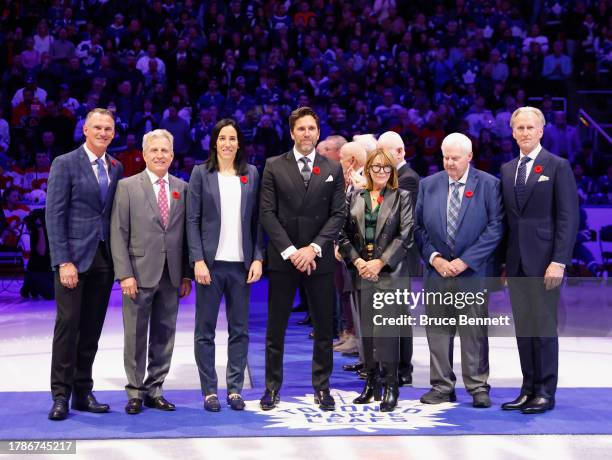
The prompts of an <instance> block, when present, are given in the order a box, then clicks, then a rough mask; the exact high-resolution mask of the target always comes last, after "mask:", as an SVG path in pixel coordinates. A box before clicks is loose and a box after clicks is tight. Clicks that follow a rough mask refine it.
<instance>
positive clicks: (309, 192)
mask: <svg viewBox="0 0 612 460" xmlns="http://www.w3.org/2000/svg"><path fill="white" fill-rule="evenodd" d="M315 168H319V174H315V173H314V171H315ZM327 176H329V171H328V170H327V167H326V164H324V161H323V160H322V159H321V155H319V154H318V153H317V154H315V159H314V161H313V163H312V174H311V175H310V182H308V188H307V189H306V196H305V197H304V200H305V201H306V200H308V199H309V198H310V197H312V196H317V192H316V190H317V189H318V188H319V186H320V185H321V182H322V181H324V180H326V179H327ZM301 177H302V176H301V174H300V178H301ZM323 177H325V179H323ZM303 183H304V182H303V181H302V184H303Z"/></svg>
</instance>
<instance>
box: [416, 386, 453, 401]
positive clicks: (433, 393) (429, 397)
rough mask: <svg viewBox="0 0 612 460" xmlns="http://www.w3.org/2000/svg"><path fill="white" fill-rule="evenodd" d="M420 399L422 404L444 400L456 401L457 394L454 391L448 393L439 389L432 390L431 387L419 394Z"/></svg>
mask: <svg viewBox="0 0 612 460" xmlns="http://www.w3.org/2000/svg"><path fill="white" fill-rule="evenodd" d="M420 401H421V402H422V403H423V404H441V403H445V402H455V401H457V395H456V394H455V392H454V391H452V392H450V393H442V392H441V391H438V390H434V389H433V388H432V389H431V390H429V391H428V392H427V393H425V394H424V395H423V396H421V399H420Z"/></svg>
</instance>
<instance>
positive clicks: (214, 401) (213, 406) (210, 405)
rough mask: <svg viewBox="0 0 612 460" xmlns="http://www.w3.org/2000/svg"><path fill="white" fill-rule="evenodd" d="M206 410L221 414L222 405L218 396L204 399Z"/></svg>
mask: <svg viewBox="0 0 612 460" xmlns="http://www.w3.org/2000/svg"><path fill="white" fill-rule="evenodd" d="M204 409H206V410H207V411H208V412H219V411H220V410H221V403H220V402H219V398H217V396H216V395H212V396H208V397H207V398H205V399H204Z"/></svg>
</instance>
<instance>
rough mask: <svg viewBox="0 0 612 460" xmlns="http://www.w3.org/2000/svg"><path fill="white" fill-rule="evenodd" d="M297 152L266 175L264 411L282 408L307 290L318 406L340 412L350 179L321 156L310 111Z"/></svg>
mask: <svg viewBox="0 0 612 460" xmlns="http://www.w3.org/2000/svg"><path fill="white" fill-rule="evenodd" d="M289 128H290V131H291V138H292V139H293V141H294V143H295V145H294V147H293V149H292V150H291V151H289V152H287V153H284V154H282V155H279V156H277V157H274V158H269V159H268V161H267V162H266V168H265V169H264V173H263V179H262V185H261V200H260V208H259V210H260V221H261V225H262V226H263V228H264V230H265V231H266V232H267V234H268V236H269V237H270V244H269V245H268V252H267V256H268V270H269V280H270V285H269V289H268V323H267V326H266V391H265V393H264V395H263V397H262V398H261V401H260V405H261V407H262V409H263V410H270V409H273V408H274V407H276V405H277V404H278V401H279V390H280V387H281V385H282V382H283V354H284V347H285V331H286V329H287V322H288V320H289V314H290V313H291V304H292V302H293V297H294V295H295V290H296V288H297V286H298V285H299V283H300V281H301V282H303V283H304V288H305V290H306V295H307V297H308V303H309V308H310V315H311V317H312V324H313V327H314V344H313V358H312V360H313V363H312V385H313V388H314V390H315V398H314V400H315V404H319V407H320V408H321V409H323V410H334V409H335V401H334V398H333V397H332V396H331V394H330V390H329V376H330V374H331V372H332V367H333V352H332V338H333V326H332V325H333V318H332V315H333V305H334V296H335V288H334V271H335V269H336V258H335V256H334V241H335V240H337V239H338V236H339V233H340V229H341V228H342V226H343V224H344V209H345V194H344V176H343V173H342V168H341V166H340V164H339V163H337V162H335V161H333V160H329V159H327V158H325V157H324V156H321V155H319V154H317V153H316V151H315V146H316V145H317V140H318V139H319V133H320V123H319V117H318V116H317V114H316V113H315V112H314V111H313V110H312V109H311V108H309V107H300V108H299V109H296V110H294V111H293V112H292V113H291V115H290V117H289Z"/></svg>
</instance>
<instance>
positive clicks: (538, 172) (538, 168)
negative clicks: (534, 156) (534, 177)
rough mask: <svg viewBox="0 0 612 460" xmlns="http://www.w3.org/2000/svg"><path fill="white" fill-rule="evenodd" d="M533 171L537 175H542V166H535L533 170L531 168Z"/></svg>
mask: <svg viewBox="0 0 612 460" xmlns="http://www.w3.org/2000/svg"><path fill="white" fill-rule="evenodd" d="M533 170H534V171H535V172H536V173H537V174H541V173H542V166H540V165H537V166H536V167H535V168H533Z"/></svg>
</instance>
